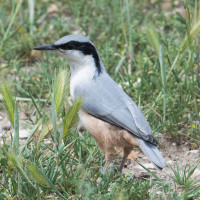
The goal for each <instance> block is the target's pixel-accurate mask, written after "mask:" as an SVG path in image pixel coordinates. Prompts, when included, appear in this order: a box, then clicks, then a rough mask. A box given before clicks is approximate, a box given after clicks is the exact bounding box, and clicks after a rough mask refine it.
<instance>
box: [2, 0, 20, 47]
mask: <svg viewBox="0 0 200 200" xmlns="http://www.w3.org/2000/svg"><path fill="white" fill-rule="evenodd" d="M22 2H23V0H19V1H18V2H17V6H16V8H15V11H14V13H13V14H12V16H11V19H10V22H9V24H8V27H7V29H6V31H5V34H4V36H3V39H2V41H1V47H2V45H3V42H4V41H5V40H6V39H7V37H8V34H9V33H10V29H11V27H12V24H13V22H14V20H15V18H16V15H17V13H18V12H19V9H20V7H21V4H22Z"/></svg>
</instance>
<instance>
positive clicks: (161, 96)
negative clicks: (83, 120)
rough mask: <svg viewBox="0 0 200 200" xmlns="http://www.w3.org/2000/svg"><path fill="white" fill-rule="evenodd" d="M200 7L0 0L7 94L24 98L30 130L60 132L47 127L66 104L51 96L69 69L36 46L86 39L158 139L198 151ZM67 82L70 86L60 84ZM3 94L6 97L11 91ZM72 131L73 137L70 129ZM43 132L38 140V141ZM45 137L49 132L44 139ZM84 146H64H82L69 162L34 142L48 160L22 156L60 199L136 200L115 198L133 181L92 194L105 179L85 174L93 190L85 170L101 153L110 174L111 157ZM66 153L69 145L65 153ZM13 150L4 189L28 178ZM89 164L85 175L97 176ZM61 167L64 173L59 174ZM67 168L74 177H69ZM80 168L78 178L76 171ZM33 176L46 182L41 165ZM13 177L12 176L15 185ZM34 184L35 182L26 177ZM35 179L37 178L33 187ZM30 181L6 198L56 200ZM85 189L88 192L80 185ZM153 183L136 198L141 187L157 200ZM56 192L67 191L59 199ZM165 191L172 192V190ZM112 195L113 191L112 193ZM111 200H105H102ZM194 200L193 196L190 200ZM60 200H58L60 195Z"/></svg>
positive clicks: (165, 1)
mask: <svg viewBox="0 0 200 200" xmlns="http://www.w3.org/2000/svg"><path fill="white" fill-rule="evenodd" d="M199 6H200V4H198V1H191V0H180V1H176V0H119V1H116V0H110V1H106V0H90V1H84V0H77V1H70V0H60V1H53V0H40V1H34V0H26V1H25V0H7V1H5V0H0V38H1V39H0V87H1V88H2V87H3V83H6V84H7V85H8V86H9V87H10V88H11V93H12V94H13V95H14V96H16V97H17V98H16V100H17V105H18V110H19V118H20V116H21V114H20V113H24V114H25V116H26V121H25V122H23V123H25V126H26V127H27V128H30V127H31V128H32V127H33V128H34V127H35V126H36V125H37V126H39V125H38V124H39V123H40V120H41V119H44V118H45V123H46V124H47V127H48V129H53V125H51V126H52V127H51V128H49V126H50V125H48V120H49V119H48V118H49V117H48V115H50V116H51V115H52V118H54V120H53V122H55V113H54V112H52V114H51V113H50V111H49V110H50V109H49V107H50V104H51V105H52V104H53V105H54V103H55V104H56V103H57V102H53V101H51V98H50V96H51V93H52V92H53V93H54V92H55V90H56V89H55V87H56V86H54V85H52V83H53V80H54V78H55V74H59V73H58V71H59V69H63V68H67V67H68V66H67V63H66V60H65V59H62V58H60V57H59V56H58V55H56V54H53V53H43V52H39V51H34V50H33V47H34V46H39V45H42V44H49V43H54V42H55V41H56V40H58V39H59V38H61V37H63V36H65V35H69V34H81V35H84V36H87V37H89V38H90V40H91V41H92V42H93V43H94V44H95V46H96V47H97V49H98V51H99V53H100V56H101V58H102V60H103V63H104V65H105V67H106V69H107V71H108V73H109V74H110V75H111V76H112V78H113V79H114V80H115V81H116V82H117V83H118V84H119V85H121V87H122V88H123V89H124V90H125V91H126V92H127V93H128V94H129V95H130V96H131V97H132V98H133V99H134V101H135V102H136V103H137V104H138V105H139V107H140V108H141V110H142V111H143V113H144V115H145V116H146V118H147V119H148V121H149V123H150V125H151V127H152V129H153V130H154V132H155V137H156V136H157V135H156V134H157V133H158V132H160V133H162V134H163V135H167V136H172V137H175V139H176V137H177V136H182V135H184V136H186V137H188V138H190V139H191V140H192V141H194V142H195V143H196V144H197V145H199V143H200V130H199V129H200V63H199V50H200V48H199V37H198V36H199V32H200V12H199ZM59 77H60V78H62V77H61V75H59ZM4 89H5V91H7V90H6V88H5V87H4ZM57 89H58V87H57ZM1 93H2V94H4V95H5V94H6V93H5V92H3V90H2V92H0V101H2V100H3V99H5V98H3V96H4V95H3V96H2V95H1ZM4 97H5V96H4ZM54 97H55V96H54ZM37 99H40V101H37ZM13 101H14V100H13ZM45 102H46V103H45ZM62 103H63V102H62ZM55 106H56V105H55ZM13 108H14V107H13ZM56 111H57V110H56ZM14 113H15V114H16V112H15V111H14V110H13V115H15V114H14ZM49 113H50V114H49ZM53 113H54V114H53ZM57 114H58V113H57ZM59 114H60V113H59ZM50 118H51V117H50ZM15 119H16V115H15ZM17 119H18V117H17ZM13 128H14V129H15V133H16V132H17V131H16V130H17V128H16V127H15V126H14V125H13ZM68 128H69V130H71V129H70V127H68ZM68 128H67V130H68ZM44 132H45V131H43V133H44ZM55 132H56V131H55V123H54V133H55ZM74 132H75V131H74ZM34 133H35V132H34V131H33V132H32V134H34ZM46 134H47V133H44V134H43V136H45V135H46ZM54 136H55V135H54ZM54 136H52V138H53V137H54ZM55 138H56V137H54V139H55ZM78 138H79V137H78V136H74V135H73V136H72V135H71V136H69V139H68V141H67V142H64V144H65V145H67V144H72V143H73V148H75V150H73V152H71V150H70V151H69V152H70V153H69V154H64V150H63V149H62V148H64V147H62V148H61V149H62V151H61V153H60V154H59V156H61V157H59V159H60V161H55V162H52V161H51V159H53V158H54V156H55V155H54V153H55V151H56V149H55V151H54V150H53V149H54V147H52V149H48V148H47V147H46V146H45V144H43V143H41V146H40V145H38V143H37V140H36V141H35V140H34V139H33V141H35V143H37V148H36V149H37V150H40V151H38V153H36V151H37V150H36V149H35V148H34V147H33V146H32V145H30V144H31V143H30V141H28V142H27V143H26V145H25V146H24V149H23V151H24V152H26V153H24V155H23V156H24V157H25V158H26V159H29V161H30V160H31V161H32V162H35V163H37V165H39V166H40V168H41V169H42V170H43V172H44V171H45V173H44V174H46V176H47V177H46V178H49V181H50V180H51V181H50V182H51V183H49V182H48V181H47V183H46V187H47V188H52V190H53V191H57V192H56V194H59V193H60V198H61V199H62V195H61V193H62V194H63V195H65V196H66V198H69V197H70V196H73V195H75V196H76V195H77V198H80V199H81V198H83V199H91V198H93V197H94V196H95V195H97V196H98V195H99V198H100V197H102V198H104V199H105V198H108V199H112V198H114V197H115V198H118V199H120V198H121V196H120V195H122V196H123V197H122V198H121V199H130V198H131V197H130V196H127V194H126V192H127V191H128V190H130V188H128V189H127V190H126V189H124V192H122V193H121V194H120V195H118V196H116V194H115V192H117V190H119V185H120V184H122V183H123V184H124V188H126V187H125V186H127V185H130V181H131V180H129V178H127V177H126V178H125V179H123V178H120V179H119V180H118V181H119V182H117V183H115V184H114V186H110V185H109V181H111V182H112V177H107V179H106V178H104V179H103V181H104V182H102V183H101V184H100V185H98V186H96V188H95V189H92V187H91V185H94V182H95V180H96V179H95V178H94V175H95V174H96V168H95V167H94V166H93V168H90V170H91V171H90V170H88V171H84V173H86V174H87V173H92V174H93V175H92V177H93V179H92V180H91V181H88V180H87V178H86V177H85V175H83V174H84V173H83V171H82V170H81V167H80V166H82V164H83V163H85V162H86V158H87V159H88V156H89V159H91V156H92V154H95V155H96V158H93V159H94V160H93V161H92V162H94V163H98V166H101V165H102V162H103V161H102V156H101V154H100V152H99V150H98V149H97V147H96V145H95V143H94V141H93V140H91V138H90V136H89V135H88V134H87V133H86V134H85V136H84V137H83V138H79V139H78ZM42 139H43V137H42V138H41V140H42ZM16 140H17V139H15V141H16ZM53 141H54V142H56V141H55V140H53ZM72 141H73V142H72ZM4 142H5V140H4ZM40 142H41V141H40ZM70 142H72V143H70ZM14 143H15V142H14ZM33 144H34V143H33ZM4 145H5V143H4ZM59 145H60V143H59V144H58V147H60V146H59ZM11 146H12V147H13V145H11ZM14 146H15V145H14ZM81 146H82V147H81ZM68 147H69V146H68ZM9 148H10V146H9V145H8V144H7V143H6V147H5V146H4V150H2V157H1V151H0V160H1V158H2V159H3V161H2V162H3V163H4V164H3V165H4V167H5V166H6V165H7V163H8V161H9V162H10V165H9V169H7V168H4V169H3V168H2V170H4V171H3V173H4V176H2V177H3V178H2V181H3V180H4V181H5V180H6V181H8V180H9V179H8V177H13V179H12V178H11V180H12V181H14V179H16V177H18V178H17V180H18V181H19V180H20V176H22V177H24V175H23V170H21V169H20V168H21V165H23V162H22V160H23V159H21V158H19V157H18V155H15V154H12V153H11V154H8V152H7V151H8V149H9ZM70 148H71V147H70ZM5 149H6V150H5ZM47 149H48V151H50V152H51V153H50V154H49V155H48V156H47V157H48V158H45V157H44V155H42V154H44V153H45V152H46V151H47ZM65 150H66V149H65ZM58 151H59V150H58ZM6 152H7V153H6ZM33 152H34V153H33ZM3 155H4V156H3ZM56 155H57V154H56ZM69 155H70V157H69V160H70V159H71V156H72V155H73V156H74V158H73V159H72V160H73V162H72V161H70V164H69V160H68V161H65V162H64V161H63V160H64V159H66V158H68V156H69ZM40 156H43V157H42V158H41V157H40ZM25 158H24V159H25ZM16 159H17V160H16ZM89 159H88V160H87V162H86V164H85V165H84V167H83V168H84V169H86V168H88V167H91V163H89ZM40 160H42V161H40ZM80 160H81V161H80ZM61 161H62V162H61ZM40 162H41V163H40ZM66 162H67V163H66ZM5 163H6V164H5ZM13 163H14V164H13ZM16 163H17V164H16ZM38 163H40V164H38ZM50 163H51V164H50ZM58 163H59V165H58V168H57V169H56V170H57V171H56V172H53V170H54V169H55V166H56V165H57V164H58ZM48 165H49V166H50V167H49V168H51V170H50V172H48V170H49V168H48V167H47V166H48ZM66 165H68V166H69V168H67V169H64V166H66ZM74 165H75V166H76V167H75V168H76V170H77V171H76V170H75V172H73V170H72V168H74ZM60 166H61V168H60ZM72 166H73V167H72ZM13 168H15V169H17V171H18V173H16V174H15V175H13V176H11V174H12V173H11V172H13V171H12V170H13ZM94 168H95V169H94ZM31 169H34V170H35V171H34V170H33V171H34V172H35V175H36V176H37V175H38V174H37V173H36V172H37V169H36V168H34V166H33V165H32V164H28V165H26V169H24V170H25V171H26V170H28V171H27V173H28V174H29V173H31V172H30V171H31ZM38 170H39V169H38ZM25 171H24V173H26V172H25ZM69 171H70V172H69ZM60 172H61V174H60ZM68 172H69V175H68V177H67V179H68V180H65V179H64V178H66V177H65V176H63V178H61V179H60V178H59V176H61V175H63V174H64V173H68ZM6 173H9V174H8V176H7V175H6ZM19 174H20V175H19ZM83 176H84V178H83ZM95 177H96V175H95ZM39 178H41V179H42V178H44V179H45V176H43V175H42V173H40V174H39V175H38V179H39ZM25 179H26V180H27V177H26V178H25ZM82 179H83V180H82ZM34 180H35V179H31V181H33V182H34ZM46 180H47V179H46ZM58 180H59V181H60V184H58V182H59V181H58ZM81 180H82V181H81ZM12 181H11V182H12ZM31 181H30V179H29V180H28V182H29V183H24V182H23V181H21V184H22V185H21V186H20V184H19V183H18V184H17V183H13V182H12V184H13V185H12V187H10V186H9V183H6V182H5V184H4V185H5V187H4V188H3V189H2V191H3V193H5V196H2V197H1V198H11V197H12V198H13V197H14V196H15V195H16V199H17V198H22V196H23V195H24V198H25V197H26V198H30V197H31V196H32V197H31V198H32V199H35V195H37V198H38V199H39V198H43V197H42V196H41V195H40V193H41V191H40V190H43V191H44V193H42V195H44V196H45V195H46V196H45V197H44V198H47V196H48V198H51V197H49V194H51V195H54V194H52V193H51V192H50V190H49V189H41V188H40V187H39V186H38V184H39V185H40V183H39V182H37V181H35V182H36V186H34V188H35V190H33V191H32V189H31V188H32V186H30V183H31ZM78 181H80V182H79V183H81V184H77V182H78ZM118 183H119V185H118ZM48 184H49V185H48ZM57 184H58V185H59V186H58V185H57ZM149 184H150V185H149ZM151 184H152V183H149V182H144V183H143V182H142V183H140V182H135V184H134V186H132V187H133V188H136V190H137V187H139V188H140V189H141V188H142V189H141V195H140V196H139V197H138V198H137V199H144V198H150V197H149V195H151V194H150V193H148V192H147V188H149V187H151V186H152V185H151ZM166 184H167V183H166ZM43 185H45V183H44V184H43ZM55 185H57V186H56V187H59V190H58V189H57V188H56V187H55ZM141 185H142V186H141ZM29 186H30V187H29ZM165 186H166V185H164V183H163V188H164V187H165ZM168 186H169V185H168ZM110 187H111V188H112V187H113V188H114V189H113V190H112V191H111V192H110V191H109V188H110ZM127 187H128V186H127ZM19 188H21V193H18V192H17V191H19ZM27 188H28V189H27ZM42 188H43V187H42ZM66 188H67V189H66ZM56 189H57V190H56ZM26 190H27V191H26ZM138 190H139V189H138ZM138 190H137V191H138ZM31 191H32V192H31ZM35 191H37V193H36V192H35ZM63 191H65V192H63ZM83 191H87V192H83ZM131 191H132V193H131V195H133V196H134V195H136V193H134V190H131ZM144 191H146V192H144ZM167 192H169V193H170V192H172V193H173V195H174V196H173V195H172V196H170V198H172V199H176V198H177V199H178V198H179V197H178V193H176V191H171V190H170V189H169V187H168V190H167ZM129 193H130V192H129ZM86 194H87V195H88V196H87V195H86ZM103 194H105V196H102V195H103ZM170 194H171V193H170ZM187 194H188V193H187ZM6 195H7V197H6ZM9 195H10V196H9ZM18 195H19V196H18ZM20 195H22V196H20ZM51 195H50V196H51ZM84 195H86V196H84ZM90 195H94V196H90ZM194 195H196V193H194V194H193V196H194ZM97 196H95V197H96V198H97ZM191 196H192V195H191ZM181 198H182V197H181ZM187 198H188V196H187V195H186V197H185V199H187ZM52 199H55V196H54V197H52ZM154 199H155V196H154Z"/></svg>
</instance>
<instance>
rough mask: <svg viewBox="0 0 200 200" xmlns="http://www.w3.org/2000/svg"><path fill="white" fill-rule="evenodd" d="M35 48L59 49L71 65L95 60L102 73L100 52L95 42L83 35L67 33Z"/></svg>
mask: <svg viewBox="0 0 200 200" xmlns="http://www.w3.org/2000/svg"><path fill="white" fill-rule="evenodd" d="M34 50H40V51H57V52H59V53H60V54H61V55H63V56H64V57H66V58H67V61H68V62H69V64H70V66H71V65H73V66H80V65H84V62H85V63H88V62H93V63H94V65H95V67H96V70H97V72H98V73H101V71H102V66H101V61H100V57H99V54H98V52H97V50H96V48H95V46H94V44H93V43H92V42H91V41H90V40H89V39H88V38H86V37H84V36H81V35H67V36H64V37H62V38H61V39H59V40H58V41H56V42H55V43H53V44H47V45H42V46H38V47H35V48H34Z"/></svg>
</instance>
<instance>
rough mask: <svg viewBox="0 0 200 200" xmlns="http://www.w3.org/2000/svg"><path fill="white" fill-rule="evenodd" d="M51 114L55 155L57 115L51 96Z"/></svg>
mask: <svg viewBox="0 0 200 200" xmlns="http://www.w3.org/2000/svg"><path fill="white" fill-rule="evenodd" d="M51 114H52V123H53V133H54V143H55V144H54V146H55V152H56V155H57V124H56V122H57V115H56V106H55V101H54V96H53V94H52V99H51Z"/></svg>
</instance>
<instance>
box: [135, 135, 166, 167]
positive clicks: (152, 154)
mask: <svg viewBox="0 0 200 200" xmlns="http://www.w3.org/2000/svg"><path fill="white" fill-rule="evenodd" d="M136 139H137V141H138V142H139V146H140V148H141V150H142V151H143V153H144V154H145V155H146V156H147V158H148V159H149V160H150V161H151V162H152V164H153V165H154V166H155V167H156V168H157V169H160V170H161V169H163V168H164V167H165V165H166V163H165V159H164V158H163V157H162V155H161V153H160V151H159V150H158V148H157V147H156V146H155V145H153V144H151V143H149V142H146V141H144V140H143V139H140V138H136Z"/></svg>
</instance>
